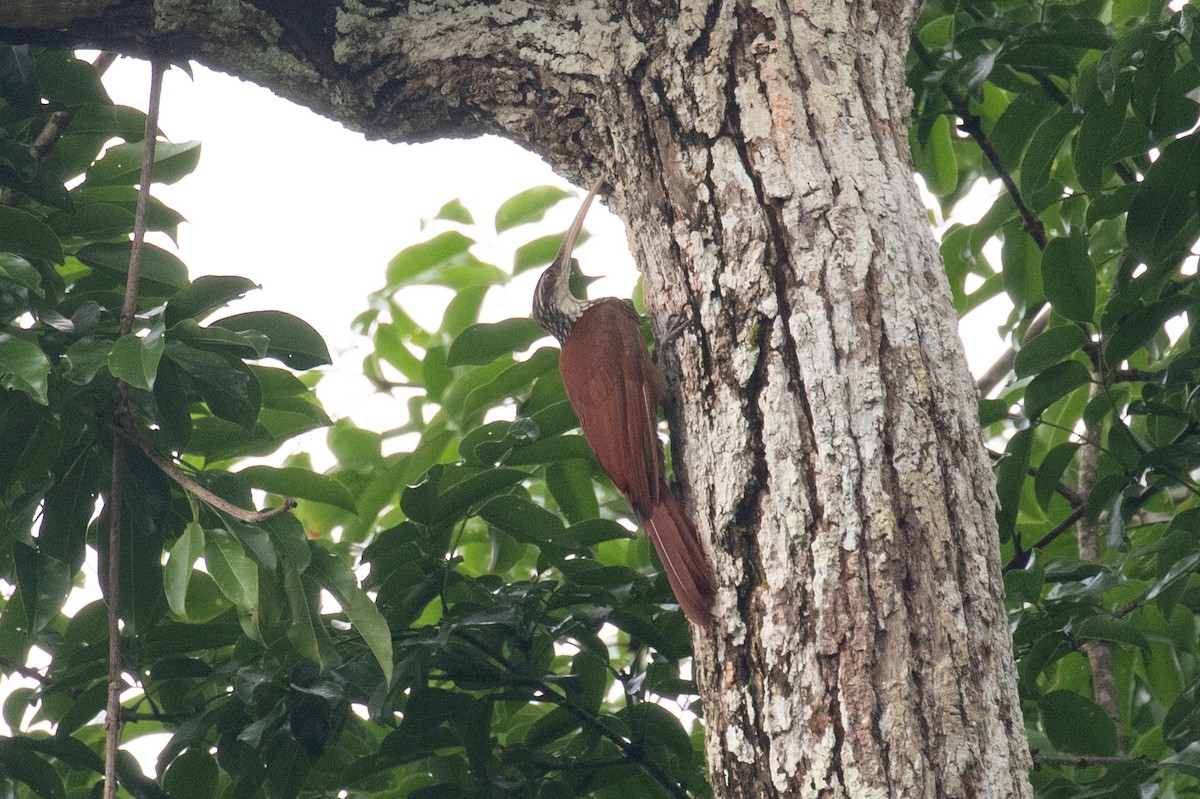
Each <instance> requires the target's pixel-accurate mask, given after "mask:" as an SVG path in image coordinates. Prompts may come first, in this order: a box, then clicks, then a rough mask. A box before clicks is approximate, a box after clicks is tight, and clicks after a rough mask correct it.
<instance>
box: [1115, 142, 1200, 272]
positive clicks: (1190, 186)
mask: <svg viewBox="0 0 1200 799" xmlns="http://www.w3.org/2000/svg"><path fill="white" fill-rule="evenodd" d="M1198 184H1200V136H1198V135H1196V134H1192V135H1191V136H1186V137H1184V138H1182V139H1176V140H1175V141H1173V142H1171V143H1170V144H1168V145H1167V146H1166V147H1165V148H1163V151H1162V153H1161V154H1160V155H1159V157H1158V160H1157V161H1155V162H1154V163H1153V164H1152V165H1151V166H1150V169H1149V170H1148V171H1147V172H1146V177H1145V178H1144V179H1143V180H1142V183H1141V188H1139V189H1138V193H1137V194H1136V195H1135V196H1134V198H1133V202H1132V203H1130V205H1129V215H1128V217H1126V220H1125V230H1126V233H1127V235H1128V237H1129V250H1130V252H1132V253H1133V256H1134V257H1135V258H1137V259H1138V261H1140V262H1142V263H1145V264H1148V265H1149V264H1152V263H1153V262H1154V261H1155V260H1156V259H1157V258H1158V257H1160V256H1162V255H1164V254H1165V253H1166V251H1167V250H1169V249H1170V248H1171V245H1172V244H1174V243H1175V240H1176V239H1177V238H1178V236H1179V233H1180V231H1181V230H1183V229H1184V228H1185V222H1187V220H1188V219H1189V218H1190V217H1192V216H1194V215H1195V213H1196V209H1195V206H1194V205H1193V204H1192V203H1189V202H1188V197H1189V195H1191V194H1193V193H1194V192H1195V191H1196V187H1197V185H1198Z"/></svg>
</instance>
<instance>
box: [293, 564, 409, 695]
mask: <svg viewBox="0 0 1200 799" xmlns="http://www.w3.org/2000/svg"><path fill="white" fill-rule="evenodd" d="M309 569H310V570H311V571H312V573H313V575H314V576H315V577H316V579H317V581H318V582H319V583H320V584H321V587H322V588H325V589H326V590H327V591H329V593H331V594H333V597H334V599H336V600H337V601H338V604H339V605H341V606H342V610H343V611H344V612H345V614H346V616H347V617H348V618H349V619H350V623H351V624H352V625H354V629H355V630H357V631H358V634H359V635H361V636H362V639H363V641H364V642H365V643H366V644H367V647H368V648H370V650H371V653H372V654H373V655H374V656H375V661H376V662H377V663H378V664H379V668H380V669H382V670H383V681H384V684H385V685H386V684H388V683H391V681H392V634H391V631H390V630H389V629H388V625H387V621H386V620H385V619H384V618H383V615H382V614H381V613H380V612H379V609H378V608H376V607H375V603H373V602H372V601H371V598H370V597H369V596H367V593H366V592H365V591H363V590H362V589H361V588H360V587H359V585H358V581H357V580H356V579H355V577H354V572H352V571H350V567H349V566H347V565H346V564H345V563H343V562H342V561H340V560H338V559H337V558H335V557H334V556H333V555H330V554H329V552H328V551H326V550H325V549H324V548H323V547H321V546H320V545H318V544H313V545H312V562H311V563H310V564H309Z"/></svg>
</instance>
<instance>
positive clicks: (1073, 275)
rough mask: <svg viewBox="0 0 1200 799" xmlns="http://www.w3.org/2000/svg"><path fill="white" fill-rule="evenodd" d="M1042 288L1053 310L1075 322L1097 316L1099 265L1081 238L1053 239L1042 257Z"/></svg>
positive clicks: (1087, 321)
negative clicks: (1093, 261)
mask: <svg viewBox="0 0 1200 799" xmlns="http://www.w3.org/2000/svg"><path fill="white" fill-rule="evenodd" d="M1042 285H1043V287H1044V289H1045V292H1046V299H1048V300H1050V304H1051V305H1053V306H1054V310H1056V311H1058V312H1059V313H1060V314H1062V315H1063V316H1065V317H1067V318H1068V319H1071V320H1073V321H1076V322H1084V323H1090V322H1091V321H1092V317H1093V316H1095V314H1096V266H1095V264H1093V263H1092V258H1091V256H1090V255H1088V244H1087V239H1085V238H1083V237H1082V236H1072V237H1069V238H1056V239H1052V240H1051V241H1050V243H1049V244H1047V245H1046V250H1045V252H1044V253H1043V255H1042Z"/></svg>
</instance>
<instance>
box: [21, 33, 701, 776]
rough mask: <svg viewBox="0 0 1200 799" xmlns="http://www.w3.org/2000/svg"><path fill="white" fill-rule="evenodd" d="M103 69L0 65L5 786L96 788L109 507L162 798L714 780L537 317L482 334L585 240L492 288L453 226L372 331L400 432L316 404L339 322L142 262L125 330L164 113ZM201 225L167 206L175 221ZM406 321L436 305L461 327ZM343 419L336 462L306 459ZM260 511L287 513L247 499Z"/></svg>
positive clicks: (537, 258)
mask: <svg viewBox="0 0 1200 799" xmlns="http://www.w3.org/2000/svg"><path fill="white" fill-rule="evenodd" d="M99 71H100V70H98V69H97V68H96V67H94V66H92V65H89V64H87V63H85V62H82V61H79V60H77V59H76V58H74V57H73V56H72V55H71V54H69V53H66V52H62V51H54V50H39V49H34V48H28V47H0V185H3V186H5V187H6V189H7V190H6V192H5V195H4V200H3V202H0V453H3V455H2V457H0V585H3V587H4V591H3V592H2V593H0V597H2V598H0V610H2V618H0V667H2V668H3V670H4V672H5V673H6V674H11V675H14V676H16V675H20V676H22V677H24V678H26V680H25V684H23V685H22V687H20V688H17V689H16V690H14V691H12V692H11V693H10V694H9V696H8V697H7V699H6V701H5V703H4V708H3V710H4V713H3V717H4V720H5V722H6V724H7V725H8V727H9V728H10V729H11V730H12V731H13V736H12V737H11V738H10V739H5V740H4V741H0V784H2V785H4V786H5V791H6V792H7V793H8V794H10V795H13V796H17V797H28V796H39V797H44V798H45V799H59V798H60V797H65V796H66V795H68V794H71V795H85V794H86V795H99V793H98V792H99V791H100V789H101V772H102V770H103V768H102V765H101V760H100V754H101V752H102V750H103V724H102V722H101V719H100V718H99V717H98V714H100V713H101V712H102V710H103V707H104V702H105V694H106V683H105V676H106V673H107V667H108V664H107V647H106V624H105V619H106V606H105V603H104V602H103V600H95V599H94V598H93V599H92V600H91V601H88V602H87V603H86V604H84V605H83V607H82V608H78V609H73V608H71V606H70V604H68V600H69V598H70V597H71V596H72V592H73V590H75V589H76V588H77V586H79V585H80V583H82V582H85V580H86V574H87V573H88V572H90V570H91V567H89V566H86V565H85V564H86V563H89V562H97V563H98V565H99V570H100V572H101V573H103V572H104V571H105V570H106V568H107V552H106V547H107V544H106V542H107V529H108V525H109V514H110V511H111V508H112V507H114V506H117V507H119V508H120V509H121V513H120V516H119V518H120V524H121V533H122V538H123V544H122V549H121V558H120V563H119V568H120V573H121V595H120V601H119V612H120V617H121V622H122V630H123V635H122V639H123V641H122V643H123V655H122V659H123V663H122V667H123V671H124V673H125V674H126V675H127V678H128V680H129V681H130V684H129V686H128V688H129V689H130V690H128V691H127V692H126V698H125V700H124V739H125V741H126V742H131V741H133V740H134V739H137V738H139V737H141V736H144V735H148V734H153V733H167V734H168V735H169V741H168V743H167V744H166V745H165V746H164V747H163V748H162V750H161V752H160V753H159V755H158V757H157V763H156V768H155V770H154V774H153V775H152V776H147V775H146V774H144V773H143V772H142V770H141V768H140V767H139V766H138V765H137V763H136V762H135V761H134V760H133V759H132V757H129V756H128V753H124V754H123V756H122V760H121V768H120V770H119V774H118V777H119V779H120V782H121V786H122V788H123V789H124V790H125V791H127V792H128V793H129V794H131V795H133V796H135V797H137V798H138V799H159V797H163V796H170V797H176V799H191V797H197V799H198V798H199V797H213V796H224V797H238V798H239V799H240V797H271V799H291V798H292V797H297V796H326V795H331V794H337V793H341V795H345V796H353V797H374V796H379V797H385V796H412V797H426V799H428V798H430V797H476V796H489V797H490V796H513V797H567V796H578V795H595V796H601V797H614V796H619V795H622V794H627V793H629V792H633V793H635V794H636V795H639V796H641V795H646V796H661V795H666V796H688V795H706V794H707V792H708V788H707V785H706V783H705V779H704V776H703V756H702V740H701V738H700V735H701V732H700V727H699V725H695V724H692V725H685V723H684V721H683V720H681V718H680V715H679V713H677V712H671V711H668V710H667V709H665V708H664V707H663V706H661V705H660V704H659V703H660V702H662V701H663V700H669V701H670V703H672V706H674V707H677V708H679V709H680V710H681V711H682V710H688V711H692V712H693V713H695V712H699V711H700V708H699V706H698V705H697V704H696V702H695V696H694V693H695V687H694V685H693V683H692V681H691V680H690V673H689V656H690V652H689V640H688V630H687V625H686V622H685V621H684V619H683V617H682V615H681V613H680V612H679V611H678V609H677V607H675V605H674V604H673V598H672V596H671V593H670V589H669V587H668V585H667V583H666V581H665V579H663V577H662V575H661V574H660V573H659V572H658V570H657V569H656V568H655V566H654V564H653V562H652V554H651V549H650V547H649V545H648V544H647V543H646V541H645V540H644V538H641V537H637V536H634V534H633V532H632V526H633V525H632V524H631V523H630V522H629V518H628V517H629V511H628V509H627V508H626V507H625V505H624V503H623V501H622V500H621V499H620V497H619V495H618V493H617V492H616V491H615V489H614V488H613V487H612V486H611V485H610V484H609V483H608V482H607V479H606V478H604V477H603V475H602V473H601V472H600V471H599V469H598V467H597V466H596V464H595V463H594V460H593V457H592V455H591V452H590V450H589V449H588V447H587V444H586V442H585V441H584V440H583V438H582V437H581V436H580V435H579V434H578V433H577V432H575V429H576V428H577V426H578V423H577V421H576V419H575V417H574V414H573V412H572V411H571V408H570V405H569V404H568V403H567V401H566V397H565V394H564V391H563V388H562V383H561V380H560V378H559V375H558V370H557V349H554V348H550V347H539V346H536V345H537V343H538V340H539V339H541V338H542V334H541V332H540V331H539V330H538V329H537V328H536V326H534V325H533V323H532V322H530V321H528V320H525V319H510V320H506V321H502V322H499V323H491V324H482V323H480V318H481V311H482V308H483V303H484V301H485V298H486V296H487V295H488V293H489V290H491V289H492V288H493V287H498V286H502V285H504V284H507V283H508V282H509V281H511V280H512V279H513V278H514V277H515V276H520V275H521V273H523V272H525V271H526V270H528V269H531V268H534V267H536V266H539V265H543V264H545V263H548V262H549V260H550V259H551V258H552V257H553V254H554V252H555V251H556V249H557V247H558V244H559V242H560V237H559V236H545V237H541V238H534V239H533V240H532V241H527V242H526V243H524V244H522V245H520V246H518V247H516V248H515V254H514V260H513V264H512V267H511V269H501V268H498V267H497V266H495V265H491V264H487V263H484V262H482V261H481V260H479V258H478V257H477V256H476V255H475V254H474V252H473V250H472V247H473V245H474V243H475V242H474V239H473V238H471V237H470V236H469V235H468V233H474V231H475V230H476V229H482V227H481V226H477V225H475V224H474V221H473V218H472V216H471V214H470V213H469V212H468V211H467V209H466V208H464V207H463V206H462V205H461V204H460V203H457V202H453V203H449V204H447V205H446V206H445V207H443V209H442V211H441V213H440V214H439V215H438V219H437V220H436V224H437V225H438V226H439V228H440V229H441V232H438V233H436V234H433V235H431V236H430V238H429V239H428V240H427V241H424V242H422V243H420V244H417V245H414V246H412V247H409V248H407V249H405V250H404V251H402V252H401V253H399V254H398V255H397V256H396V257H395V258H393V259H392V261H391V262H390V263H389V264H388V266H387V270H386V285H385V286H384V287H383V288H382V289H381V290H380V291H378V292H376V293H375V294H373V295H372V296H371V297H370V298H369V309H368V310H367V311H366V312H364V313H363V314H362V315H361V316H360V317H359V318H358V319H357V320H355V323H354V324H355V326H356V329H357V330H358V331H359V332H360V333H361V334H362V335H363V336H364V337H366V338H367V339H368V340H369V342H370V344H371V354H370V355H369V356H368V357H367V359H366V362H365V364H364V368H365V373H366V374H367V376H368V377H369V379H371V380H372V381H373V383H374V385H375V386H376V388H377V389H378V391H379V392H380V393H381V394H386V395H389V396H391V397H393V398H396V399H398V400H399V401H400V402H401V403H403V404H404V405H405V406H406V412H404V413H400V414H398V417H399V418H398V420H397V426H396V427H395V428H393V429H391V430H387V431H384V432H382V433H380V432H374V431H371V430H367V429H363V428H361V427H359V426H357V425H355V424H354V423H353V422H352V421H350V420H348V419H341V420H338V421H337V422H336V423H335V422H333V421H332V420H331V419H330V418H329V417H328V416H327V414H326V413H325V411H324V409H323V408H322V407H321V404H320V403H319V401H317V399H316V397H315V395H314V393H313V390H312V388H313V386H314V385H315V384H316V383H317V382H318V380H319V373H316V372H313V371H311V370H313V369H314V368H315V367H318V366H320V365H322V364H326V363H328V362H329V354H328V352H327V350H326V348H325V345H324V343H323V342H322V341H321V339H320V336H319V335H317V334H316V332H315V331H314V330H313V329H312V328H311V327H310V326H309V325H308V324H307V323H305V322H304V321H303V320H300V319H297V318H295V317H293V316H290V315H288V314H286V313H283V312H281V311H260V312H254V313H234V312H231V311H230V310H229V309H228V307H227V306H228V305H229V304H230V303H233V302H235V301H236V300H237V299H238V298H240V297H241V296H242V295H243V294H245V293H246V292H248V291H250V290H252V289H254V288H255V286H254V285H253V284H252V283H250V282H249V281H247V280H246V279H244V278H241V277H237V276H202V277H197V278H195V279H192V278H190V277H189V275H188V272H187V269H186V267H185V265H184V264H183V263H182V262H180V260H179V259H178V258H177V257H176V256H174V255H173V254H172V253H171V252H170V251H169V250H168V249H165V248H159V247H153V246H151V247H149V248H148V250H147V251H146V252H145V253H144V255H143V272H142V275H143V277H142V279H141V281H140V285H139V287H138V307H137V319H136V323H135V328H134V331H133V332H132V333H130V334H127V335H121V334H120V327H119V318H118V317H119V313H120V305H121V298H122V295H123V293H124V289H125V285H124V284H125V277H126V274H127V270H128V259H129V254H130V248H131V245H130V231H131V229H132V224H133V208H134V205H133V203H134V197H135V192H136V189H135V185H134V184H135V182H136V181H137V179H138V162H139V159H140V153H141V144H140V141H141V138H142V128H143V126H144V123H145V117H144V115H143V114H141V112H139V111H136V110H134V109H130V108H124V107H120V106H115V105H114V104H113V103H112V102H111V100H110V99H109V98H108V96H107V94H106V93H105V92H104V89H103V86H102V84H101V82H100V80H99ZM56 129H57V133H55V134H53V135H50V136H49V139H50V142H49V145H48V146H47V145H46V141H45V140H46V139H47V132H48V131H52V130H56ZM158 139H159V140H158V143H157V152H158V155H157V157H156V160H155V166H154V172H153V176H154V182H155V183H165V182H173V181H175V180H178V179H182V178H183V177H184V176H185V175H186V174H187V173H188V172H190V171H191V170H192V169H193V168H195V166H196V164H197V161H198V157H199V153H200V147H199V145H198V144H196V143H182V144H176V143H172V142H170V141H169V140H167V139H166V137H165V136H164V135H163V134H162V133H161V132H159V137H158ZM39 141H41V142H42V143H41V144H39ZM565 196H567V195H566V194H565V193H564V192H562V191H561V190H559V189H553V188H549V187H541V188H537V189H531V190H529V191H526V192H522V193H521V194H519V195H517V196H516V197H514V198H512V199H511V200H510V201H508V202H507V203H505V204H504V205H503V206H502V207H501V208H500V209H499V211H498V212H497V214H496V217H495V220H494V222H493V224H492V225H491V228H492V230H493V231H494V233H495V234H496V235H499V234H501V233H504V234H505V235H506V236H508V237H509V238H511V237H512V236H520V235H521V234H522V232H523V231H524V230H528V228H527V227H526V226H527V225H528V224H529V223H531V222H536V221H538V220H541V219H542V218H543V216H544V214H545V212H546V210H547V209H548V208H550V207H551V206H553V205H554V204H555V203H557V202H558V201H559V200H561V199H563V198H564V197H565ZM182 221H183V219H182V217H181V216H180V215H179V214H178V213H176V212H175V211H173V210H172V209H170V208H169V207H167V206H166V205H164V204H162V203H160V202H158V201H156V200H152V202H151V205H150V209H149V227H150V229H151V230H153V231H157V232H158V233H161V234H165V235H166V236H168V237H174V235H175V233H176V230H177V227H178V225H179V224H180V222H182ZM575 280H576V283H577V287H579V288H582V287H583V285H585V284H586V278H583V277H582V276H581V275H576V276H575ZM414 302H416V303H421V304H430V303H439V302H444V304H445V308H444V311H443V312H442V314H441V319H440V322H439V323H437V325H436V326H433V327H430V326H423V325H422V324H420V323H418V322H417V321H416V320H415V319H414V318H413V315H412V314H410V313H409V312H408V311H407V310H406V304H409V305H411V304H412V303H414ZM531 347H532V350H531ZM118 380H121V381H124V382H125V383H126V384H128V386H129V387H130V389H129V395H130V401H129V406H128V408H123V407H121V403H120V402H119V401H118V396H119V393H118V392H117V390H116V388H117V381H118ZM319 428H327V429H328V434H327V436H328V437H327V441H328V446H329V450H330V453H331V454H332V456H333V459H334V465H333V466H332V467H331V468H330V469H328V470H326V471H325V472H321V471H317V470H315V469H314V468H313V467H312V464H311V461H310V459H309V457H308V456H306V455H298V456H292V457H290V458H286V459H282V460H281V457H280V456H279V455H278V454H277V453H278V450H279V448H280V446H281V445H282V444H284V443H285V442H287V441H289V440H290V439H292V438H293V437H295V436H297V435H299V434H302V433H306V432H309V431H311V430H314V429H319ZM117 433H120V434H121V435H123V436H124V437H125V439H126V444H125V446H124V447H123V451H124V453H125V455H124V460H123V461H122V464H121V468H122V469H123V471H124V474H125V478H124V480H123V483H124V486H125V487H124V489H123V490H122V491H121V492H120V494H119V495H117V496H110V494H111V489H110V476H111V470H112V468H113V465H112V463H113V454H112V453H113V449H114V448H113V438H114V435H116V434H117ZM264 457H269V458H270V459H269V461H268V462H263V460H262V458H264ZM248 458H253V459H255V460H253V461H250V462H247V460H246V459H248ZM256 499H257V500H259V501H263V500H264V499H265V501H266V502H267V504H269V505H276V506H278V505H281V504H283V502H284V500H287V501H288V502H289V504H290V503H295V507H294V510H291V511H289V512H286V513H282V514H277V515H272V516H271V517H270V518H263V519H259V520H257V521H247V520H246V518H245V517H244V514H241V513H240V512H235V511H236V510H237V508H242V509H249V508H251V507H253V503H254V501H255V500H256ZM235 506H236V507H235ZM93 556H94V560H93ZM93 596H94V595H93ZM35 648H36V650H38V651H41V652H45V653H47V655H48V656H49V664H48V666H46V667H44V668H39V669H33V668H31V667H30V666H29V664H30V663H32V662H36V661H35V660H31V653H33V652H34V651H35Z"/></svg>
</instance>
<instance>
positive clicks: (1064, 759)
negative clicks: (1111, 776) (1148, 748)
mask: <svg viewBox="0 0 1200 799" xmlns="http://www.w3.org/2000/svg"><path fill="white" fill-rule="evenodd" d="M1030 754H1031V755H1033V765H1034V768H1039V767H1041V766H1072V767H1074V768H1091V767H1093V766H1115V765H1119V764H1121V763H1146V762H1148V761H1147V760H1146V758H1144V757H1138V756H1134V755H1069V754H1065V753H1063V754H1060V753H1057V752H1039V751H1038V750H1037V749H1034V750H1033V751H1031V752H1030Z"/></svg>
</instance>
